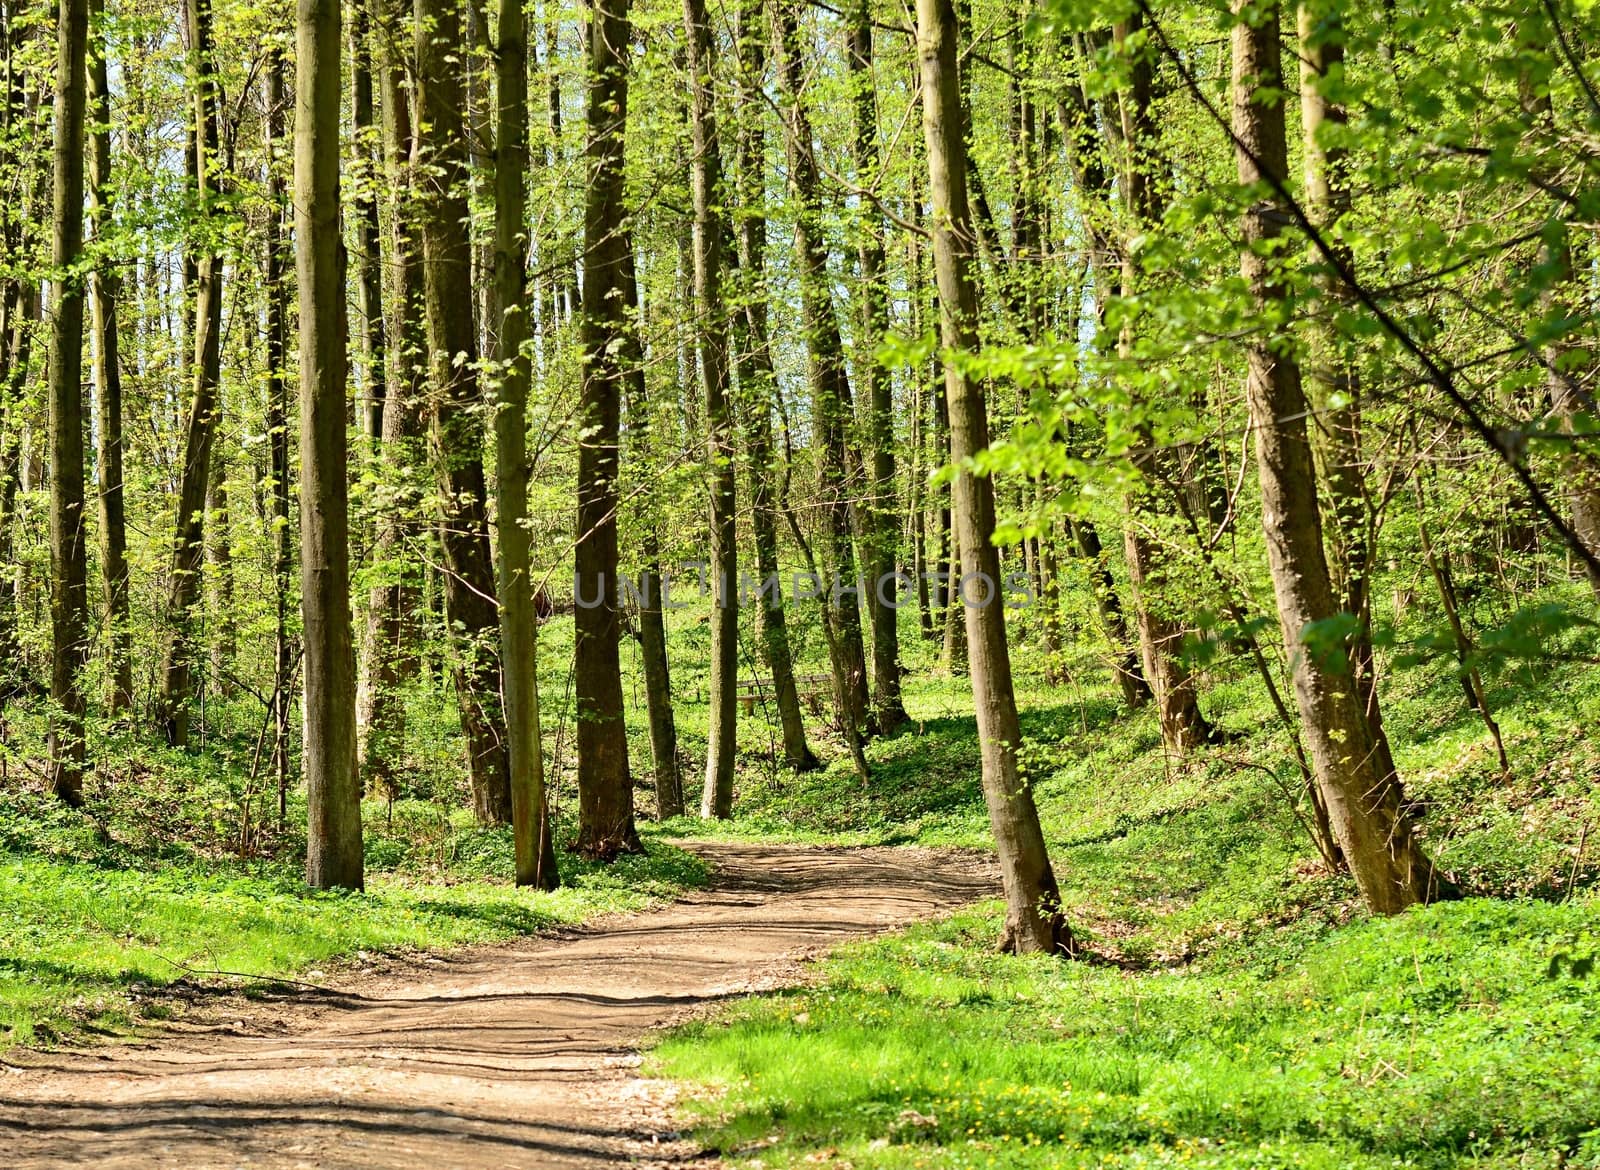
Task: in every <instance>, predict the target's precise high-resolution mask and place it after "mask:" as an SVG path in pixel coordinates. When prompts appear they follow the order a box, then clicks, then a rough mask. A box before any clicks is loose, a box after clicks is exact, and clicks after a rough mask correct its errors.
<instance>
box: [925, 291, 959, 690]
mask: <svg viewBox="0 0 1600 1170" xmlns="http://www.w3.org/2000/svg"><path fill="white" fill-rule="evenodd" d="M935 267H937V261H935ZM940 316H941V319H942V317H943V306H942V305H941V306H940ZM935 364H936V365H937V364H938V363H937V359H935ZM933 441H934V450H935V451H936V452H937V457H938V459H939V461H940V462H941V463H944V462H946V461H948V460H949V459H950V458H951V455H950V452H951V450H952V445H951V435H950V403H949V401H948V399H947V398H946V396H945V395H944V394H936V395H935V396H934V412H933ZM954 500H955V489H954V488H953V487H948V486H947V487H946V488H945V490H944V493H943V498H942V499H941V500H940V504H939V569H940V571H941V572H942V573H944V575H945V577H944V584H943V585H942V587H941V588H940V594H941V596H942V601H941V609H940V612H941V614H942V620H943V623H944V633H943V638H944V645H943V648H942V649H941V650H940V653H939V665H940V666H941V667H942V668H943V669H944V670H945V671H946V673H949V674H953V675H955V674H965V673H966V672H967V625H966V618H965V616H964V615H963V613H962V608H963V607H962V604H961V548H960V545H959V543H958V538H957V536H956V526H955V512H954V509H953V504H954Z"/></svg>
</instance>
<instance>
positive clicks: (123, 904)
mask: <svg viewBox="0 0 1600 1170" xmlns="http://www.w3.org/2000/svg"><path fill="white" fill-rule="evenodd" d="M367 811H368V825H367V837H366V842H367V852H368V866H369V869H368V886H367V890H366V892H365V893H361V894H348V893H316V892H312V891H309V890H307V889H306V888H305V884H304V881H303V880H302V878H301V875H300V873H299V872H298V870H297V869H295V868H294V867H293V866H292V865H290V864H289V863H286V862H281V861H272V860H257V861H241V860H238V859H236V858H229V857H224V856H205V855H202V854H199V853H197V852H193V851H190V852H189V853H187V854H185V853H184V851H183V850H181V849H179V848H178V847H176V846H175V845H169V848H167V849H165V850H155V849H152V848H150V847H149V846H148V843H142V844H143V845H144V846H145V847H144V849H143V851H135V850H132V849H130V848H129V847H128V846H127V845H126V843H122V842H119V841H118V840H117V838H116V837H115V836H113V835H111V834H108V833H105V832H101V831H99V830H97V829H96V828H95V827H94V826H93V825H92V824H91V823H89V822H86V821H84V820H83V819H82V818H81V817H78V816H77V815H75V814H72V813H69V812H67V811H66V810H63V809H59V808H57V807H56V806H55V805H54V803H53V802H50V801H48V800H45V799H43V798H38V799H34V800H29V799H27V798H22V799H18V800H15V801H13V802H12V804H11V807H10V808H9V809H8V810H7V811H6V813H5V814H4V816H3V817H0V1046H3V1045H8V1044H32V1043H45V1042H50V1041H53V1040H57V1039H60V1038H63V1037H65V1036H69V1035H71V1034H73V1033H74V1032H81V1031H101V1032H105V1031H110V1032H121V1031H126V1030H128V1029H130V1028H134V1027H136V1026H137V1025H138V1024H139V1023H140V1021H141V1020H145V1019H150V1018H159V1017H161V1016H163V1015H165V1014H167V1013H168V1012H169V1011H170V1010H171V1009H172V1007H173V1004H174V1002H175V1001H174V997H173V996H172V995H171V994H169V993H170V992H171V991H172V989H173V987H174V985H175V984H178V983H180V982H182V983H184V984H185V985H186V986H188V987H190V988H193V987H196V986H199V987H209V988H216V987H225V986H233V985H235V984H236V982H237V980H236V979H233V978H231V977H230V978H228V979H221V978H219V977H218V976H216V975H215V974H214V973H215V972H229V973H231V974H232V975H234V976H248V977H253V978H256V979H260V980H264V981H270V980H271V979H272V978H274V977H293V976H303V975H306V974H307V973H308V972H311V973H313V974H312V976H311V977H312V978H315V977H316V975H320V974H325V972H323V971H321V970H320V969H319V965H325V964H327V963H329V962H341V961H345V960H348V959H352V958H355V959H366V958H369V957H371V956H375V955H387V954H396V953H401V952H406V951H412V950H420V949H438V948H444V947H449V946H456V945H460V944H464V943H479V942H492V941H495V940H499V939H507V938H511V937H514V936H517V935H522V934H528V933H531V932H535V931H538V930H542V929H546V928H548V927H550V926H553V925H558V924H567V923H577V922H581V921H583V920H585V919H587V918H590V917H593V916H594V915H597V914H602V913H609V912H614V911H623V910H636V909H640V908H642V907H644V906H647V905H650V904H653V903H655V902H658V901H661V900H663V899H666V898H670V897H672V896H674V895H675V894H677V893H680V892H681V891H683V890H684V889H686V888H688V887H691V886H695V885H700V884H703V882H704V881H705V879H706V876H707V867H706V865H705V863H704V862H702V861H700V860H699V859H698V858H695V857H693V856H692V855H690V854H688V853H685V852H683V851H682V850H680V849H677V848H674V847H672V846H669V845H662V844H654V845H652V847H651V849H650V852H649V853H648V854H646V855H644V856H640V857H629V858H625V859H623V860H622V861H620V862H619V863H617V864H615V865H612V866H600V865H593V864H586V863H582V862H579V861H577V860H576V859H574V858H572V857H567V856H563V857H562V858H561V868H562V874H563V877H564V879H565V882H566V884H565V885H564V886H563V887H562V888H561V889H560V890H557V891H556V892H554V893H542V892H536V891H529V890H517V889H515V888H513V887H511V886H510V885H509V884H508V883H507V882H506V881H505V880H504V878H503V877H501V878H497V877H495V876H494V875H503V874H505V873H507V872H509V870H510V848H511V842H510V834H509V830H505V829H499V830H488V831H483V830H477V829H475V828H473V827H471V826H470V824H468V823H467V821H466V819H465V818H463V817H462V816H460V815H457V816H454V817H451V816H447V815H446V814H444V813H442V812H440V811H439V810H437V809H436V808H434V807H433V806H429V805H424V804H421V803H420V802H407V803H402V804H400V805H398V806H397V807H396V809H395V810H394V815H393V819H392V822H391V819H390V817H389V816H388V815H386V813H385V810H384V809H383V808H382V807H381V806H378V805H376V804H372V805H369V807H368V810H367ZM302 817H303V814H302Z"/></svg>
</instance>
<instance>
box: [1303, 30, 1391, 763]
mask: <svg viewBox="0 0 1600 1170" xmlns="http://www.w3.org/2000/svg"><path fill="white" fill-rule="evenodd" d="M1298 9H1299V42H1300V43H1299V50H1300V52H1299V56H1300V118H1301V125H1302V127H1303V130H1304V135H1305V137H1304V149H1303V153H1304V156H1305V176H1306V211H1307V214H1308V215H1310V216H1311V217H1312V219H1313V220H1314V221H1315V222H1316V223H1317V224H1318V225H1319V226H1320V227H1321V228H1322V229H1323V230H1324V231H1325V232H1327V233H1329V235H1330V237H1331V238H1332V239H1334V240H1335V241H1337V240H1338V238H1339V237H1338V232H1337V227H1336V225H1337V223H1338V221H1339V220H1340V219H1342V218H1343V216H1344V215H1345V213H1346V212H1348V211H1349V209H1350V192H1349V190H1348V182H1349V180H1348V170H1349V162H1348V159H1347V151H1346V149H1345V147H1344V146H1343V144H1342V143H1340V142H1339V140H1338V139H1339V136H1340V134H1341V133H1342V130H1343V127H1344V126H1345V125H1346V124H1347V123H1348V121H1349V119H1348V116H1347V115H1346V113H1345V108H1344V106H1343V105H1342V104H1341V103H1340V102H1338V101H1335V100H1332V97H1331V95H1333V94H1336V93H1337V92H1338V88H1339V86H1340V85H1342V84H1343V74H1344V40H1345V32H1344V27H1343V22H1342V20H1341V19H1340V16H1339V12H1338V8H1337V6H1336V5H1333V4H1328V3H1325V2H1324V0H1303V2H1302V3H1301V4H1300V5H1299V6H1298ZM1335 246H1336V247H1339V249H1340V253H1341V256H1342V257H1343V259H1344V260H1345V262H1346V263H1351V262H1352V260H1351V257H1350V252H1349V249H1348V248H1345V247H1344V246H1343V245H1342V244H1338V243H1336V244H1335ZM1318 291H1319V292H1320V293H1321V295H1322V296H1324V297H1326V298H1328V299H1329V301H1331V302H1332V304H1333V305H1335V306H1337V307H1338V310H1339V311H1343V312H1348V311H1350V310H1351V309H1352V308H1353V307H1354V306H1353V304H1352V301H1353V298H1352V296H1351V294H1350V289H1349V287H1348V286H1347V285H1346V284H1345V283H1344V282H1343V281H1340V280H1337V279H1334V278H1332V275H1331V273H1325V274H1323V275H1321V276H1319V278H1318ZM1334 317H1335V314H1333V313H1325V314H1322V315H1321V316H1320V317H1319V318H1317V319H1315V320H1314V321H1313V322H1312V325H1311V332H1312V336H1311V350H1312V354H1313V356H1314V362H1313V365H1312V369H1311V377H1310V378H1309V379H1308V380H1309V382H1310V384H1311V386H1310V397H1311V399H1312V401H1313V403H1314V405H1315V409H1316V412H1317V417H1318V419H1319V425H1318V432H1317V433H1318V435H1319V437H1320V438H1321V439H1322V444H1321V446H1322V467H1323V471H1324V474H1323V481H1324V483H1325V484H1326V490H1327V494H1328V499H1329V502H1330V503H1331V505H1332V508H1331V511H1332V516H1331V517H1330V519H1331V520H1332V536H1333V539H1332V541H1331V542H1330V543H1331V546H1332V547H1331V549H1330V552H1331V554H1332V556H1331V564H1330V566H1329V568H1330V570H1331V572H1332V574H1333V581H1334V585H1335V598H1336V600H1337V602H1338V604H1339V606H1340V608H1341V609H1342V610H1343V611H1344V612H1345V613H1348V614H1350V615H1351V616H1352V617H1354V618H1355V619H1356V631H1355V633H1354V634H1353V635H1352V636H1351V639H1350V664H1351V667H1352V669H1353V670H1354V682H1355V687H1356V693H1357V695H1358V696H1359V697H1360V699H1361V706H1362V710H1363V712H1364V713H1365V715H1366V719H1367V726H1368V728H1369V730H1370V732H1371V735H1372V751H1373V756H1374V758H1373V766H1374V767H1375V768H1376V770H1377V771H1378V772H1380V773H1382V774H1384V775H1394V774H1395V763H1394V755H1393V753H1392V752H1391V750H1390V748H1389V736H1388V734H1387V733H1386V731H1385V729H1384V726H1383V715H1382V710H1381V708H1380V707H1379V705H1378V658H1377V654H1376V653H1375V652H1374V650H1373V645H1372V588H1371V576H1372V523H1371V518H1370V516H1369V509H1368V506H1367V499H1368V492H1367V485H1366V482H1365V470H1364V468H1365V460H1364V455H1363V441H1362V411H1361V372H1360V370H1359V369H1358V368H1357V366H1356V364H1355V363H1354V362H1352V361H1351V360H1349V357H1348V355H1346V354H1345V353H1344V352H1343V349H1342V346H1341V342H1340V339H1339V336H1338V331H1337V329H1336V328H1335V327H1334V325H1333V321H1334Z"/></svg>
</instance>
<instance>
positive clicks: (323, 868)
mask: <svg viewBox="0 0 1600 1170" xmlns="http://www.w3.org/2000/svg"><path fill="white" fill-rule="evenodd" d="M339 9H340V4H339V0H299V5H298V9H297V20H296V30H295V59H296V62H297V66H296V74H295V119H294V189H295V198H294V208H295V216H294V220H295V240H296V243H297V246H296V248H295V273H296V276H297V278H298V282H299V287H300V614H301V618H302V621H303V623H304V626H305V635H304V637H305V658H304V671H305V777H306V817H307V825H306V882H307V884H309V885H311V886H313V887H314V888H316V889H330V888H332V887H336V886H338V887H344V888H346V889H355V890H359V889H361V887H362V852H361V794H360V789H359V787H358V786H357V781H356V694H355V668H356V663H355V649H354V646H353V644H352V642H351V632H350V564H349V545H350V519H349V498H348V497H349V487H348V484H349V480H348V478H347V466H346V449H347V443H346V441H345V433H346V430H345V381H346V377H347V374H348V370H347V358H346V355H345V339H346V335H347V330H346V320H345V316H346V314H345V288H344V277H345V272H344V242H343V240H342V239H341V237H340V233H339V105H340V96H341V88H342V87H341V84H340V83H341V78H340V64H341V57H342V49H343V44H342V40H341V36H340V28H339V24H340V20H339V16H340V13H339Z"/></svg>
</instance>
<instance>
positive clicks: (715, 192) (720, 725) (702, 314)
mask: <svg viewBox="0 0 1600 1170" xmlns="http://www.w3.org/2000/svg"><path fill="white" fill-rule="evenodd" d="M683 26H684V36H685V44H686V45H687V46H688V68H689V93H690V114H689V126H690V135H691V139H692V142H693V148H694V157H693V161H692V163H691V164H690V175H691V187H692V190H693V196H694V293H695V316H696V318H697V320H696V322H695V341H696V348H697V351H698V353H697V356H698V362H697V364H698V366H699V368H700V385H701V389H702V391H703V392H704V397H705V404H706V459H707V462H708V464H709V472H710V482H711V583H712V597H711V681H710V708H711V710H710V726H709V728H708V729H707V734H706V782H705V788H704V790H703V792H702V795H701V798H700V815H701V816H702V817H707V818H710V817H716V818H718V819H724V820H725V819H727V818H728V817H731V816H732V815H733V778H734V759H735V751H736V749H737V747H738V743H737V739H736V723H737V719H738V714H739V706H738V686H739V608H738V606H739V601H738V598H739V594H738V589H739V574H738V550H737V545H736V544H735V538H734V475H735V470H734V446H733V418H732V411H731V409H730V403H729V393H728V327H727V317H726V315H725V309H724V306H723V303H722V240H723V234H724V232H725V230H726V229H725V225H724V222H723V217H722V215H721V214H720V213H719V210H718V209H719V208H720V207H721V206H722V204H723V203H724V201H725V192H724V191H723V190H722V157H721V152H720V151H719V149H718V145H717V110H716V90H715V87H714V85H713V77H714V70H715V68H716V63H715V60H714V58H713V55H712V39H711V24H710V21H709V20H708V18H707V16H706V6H705V0H683Z"/></svg>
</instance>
